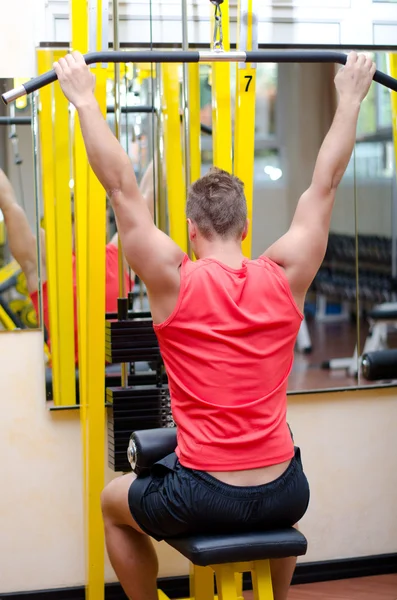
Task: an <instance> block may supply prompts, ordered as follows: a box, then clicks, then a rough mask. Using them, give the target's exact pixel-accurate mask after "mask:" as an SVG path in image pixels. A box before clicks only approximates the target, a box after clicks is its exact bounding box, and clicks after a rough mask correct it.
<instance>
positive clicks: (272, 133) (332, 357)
mask: <svg viewBox="0 0 397 600" xmlns="http://www.w3.org/2000/svg"><path fill="white" fill-rule="evenodd" d="M200 69H201V70H200V73H201V101H202V102H201V121H202V122H204V123H205V125H206V126H209V127H210V126H211V70H210V67H209V66H201V67H200ZM335 69H336V67H335V65H329V64H322V65H320V64H278V65H277V64H258V65H257V87H256V122H255V162H254V206H253V219H252V228H253V239H252V258H255V257H257V256H259V255H260V254H261V253H263V252H264V251H265V249H266V248H267V247H269V246H270V245H271V244H272V243H273V242H274V241H275V240H276V239H278V238H279V237H280V236H282V235H283V234H284V233H285V232H286V231H287V229H288V228H289V226H290V223H291V220H292V217H293V214H294V211H295V207H296V205H297V202H298V199H299V197H300V195H301V194H302V193H303V192H304V191H305V189H306V188H307V187H308V186H309V184H310V181H311V177H312V173H313V169H314V164H315V161H316V157H317V153H318V150H319V148H320V146H321V143H322V141H323V139H324V137H325V135H326V133H327V131H328V129H329V127H330V125H331V122H332V119H333V116H334V113H335V109H336V93H335V88H334V83H333V80H334V77H335V72H336V70H335ZM231 73H232V77H231V89H232V103H234V100H235V95H234V94H233V90H234V89H235V81H234V77H233V75H234V70H233V69H232V70H231ZM211 164H212V145H211V139H210V136H205V135H203V136H202V173H203V174H204V173H205V172H206V171H207V170H208V169H209V167H210V166H211ZM355 236H356V232H355V168H354V161H351V163H350V165H349V169H348V170H347V172H346V175H345V177H344V179H343V182H342V184H341V186H340V188H339V190H338V195H337V198H336V202H335V208H334V212H333V217H332V223H331V231H330V238H329V245H328V251H327V254H326V257H325V260H324V263H323V265H322V267H321V269H320V270H319V273H318V275H317V277H316V279H315V281H314V282H313V285H312V287H311V289H310V291H309V294H308V296H307V301H306V305H305V320H304V322H303V323H302V327H301V330H300V334H299V337H298V341H297V344H296V351H295V361H294V365H293V369H292V372H291V375H290V378H289V385H288V389H289V392H304V391H316V390H326V389H337V388H346V387H350V386H356V385H357V378H356V376H357V357H355V356H354V350H355V347H356V344H357V310H356V305H357V295H356V277H355V272H356V250H355V246H356V244H355V239H356V237H355Z"/></svg>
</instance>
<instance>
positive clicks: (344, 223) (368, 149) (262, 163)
mask: <svg viewBox="0 0 397 600" xmlns="http://www.w3.org/2000/svg"><path fill="white" fill-rule="evenodd" d="M375 58H376V61H377V63H378V67H379V68H380V69H381V70H382V71H385V72H387V71H388V64H387V55H386V53H377V54H376V56H375ZM336 69H337V67H336V66H335V65H332V64H260V65H257V86H256V125H255V162H254V171H255V172H254V207H253V219H252V221H253V222H252V228H253V240H252V257H253V258H255V257H257V256H259V255H260V254H261V253H263V252H264V251H265V250H266V248H267V247H268V246H269V245H271V244H272V243H273V242H274V241H275V240H276V239H277V238H278V237H280V236H281V235H283V234H284V233H285V232H286V231H287V230H288V228H289V226H290V223H291V221H292V218H293V215H294V211H295V208H296V205H297V202H298V200H299V197H300V195H301V194H302V193H303V192H304V191H305V190H306V189H307V187H308V186H309V185H310V182H311V177H312V173H313V168H314V164H315V161H316V157H317V153H318V150H319V148H320V146H321V143H322V141H323V139H324V137H325V135H326V133H327V131H328V129H329V127H330V126H331V123H332V119H333V116H334V113H335V110H336V106H337V97H336V92H335V86H334V77H335V73H336ZM199 76H200V123H201V172H202V174H204V173H205V172H207V170H208V169H209V168H210V167H211V165H212V106H211V92H212V73H211V66H210V65H200V72H199ZM161 83H162V82H161V74H160V69H157V71H156V72H153V71H151V70H150V69H146V68H143V67H142V65H135V66H132V65H126V66H124V65H121V71H120V88H119V101H120V109H121V117H120V137H121V142H122V144H123V146H124V148H125V149H126V151H127V153H128V155H129V156H130V158H131V161H132V163H133V165H134V168H135V172H136V175H137V179H138V181H139V182H140V185H141V187H142V190H143V193H144V194H145V196H146V197H147V198H149V199H150V198H151V199H150V200H149V201H150V203H151V210H152V211H153V213H154V214H156V215H157V219H159V221H158V222H160V221H161V220H162V227H164V228H165V229H167V214H166V213H165V214H163V215H160V214H159V213H158V208H159V202H158V199H159V196H160V195H161V194H163V195H165V196H166V185H165V181H166V173H165V162H164V161H162V158H163V151H164V147H163V139H162V129H161V103H159V97H160V90H161ZM182 85H183V69H182V67H181V68H180V70H179V86H180V90H181V89H182ZM230 85H231V92H232V104H233V105H234V102H235V88H236V85H235V69H234V68H231V84H230ZM114 86H115V84H114V76H113V73H112V72H111V68H109V76H108V83H107V120H108V123H109V125H110V127H111V128H112V129H113V130H115V112H114V111H115V88H114ZM180 113H181V122H182V113H183V111H182V93H181V98H180ZM232 114H233V107H232ZM68 123H69V125H68V126H69V127H71V126H73V114H72V115H69V117H68ZM391 124H392V118H391V95H390V92H389V91H388V90H387V89H386V88H382V86H379V85H376V84H374V85H372V87H371V91H370V94H369V95H368V98H367V99H366V100H365V101H364V103H363V105H362V109H361V113H360V120H359V126H358V130H357V143H356V147H355V151H354V154H353V157H352V159H351V161H350V164H349V167H348V169H347V172H346V174H345V176H344V178H343V181H342V183H341V185H340V187H339V189H338V193H337V197H336V202H335V208H334V211H333V216H332V222H331V229H330V235H329V242H328V248H327V252H326V256H325V259H324V262H323V264H322V266H321V268H320V270H319V272H318V274H317V276H316V277H315V279H314V281H313V283H312V286H311V288H310V290H309V293H308V295H307V299H306V303H305V311H304V314H305V319H304V321H303V323H302V327H301V330H300V333H299V336H298V340H297V344H296V348H295V360H294V365H293V369H292V372H291V375H290V379H289V388H288V389H289V392H291V393H301V392H307V391H320V390H334V389H345V388H353V387H357V386H368V385H383V384H384V383H390V381H392V379H391V378H390V377H383V378H381V379H380V378H377V379H376V380H375V379H374V376H373V375H374V371H372V375H371V373H369V371H368V368H366V367H365V365H366V364H367V362H365V361H364V368H363V355H366V354H368V351H371V352H372V351H377V350H382V351H384V350H385V349H386V348H388V349H391V350H392V349H393V348H394V347H396V349H397V343H396V342H397V338H396V336H395V335H394V325H395V323H397V312H396V321H395V322H394V316H393V315H392V314H391V313H390V312H387V313H386V312H385V311H386V309H392V308H393V307H392V306H390V304H388V305H387V306H384V304H385V303H390V302H393V301H394V299H395V289H397V285H396V284H395V283H394V282H395V277H396V271H397V266H396V260H395V258H393V256H394V257H395V256H396V252H395V246H396V231H395V230H394V229H393V224H394V225H395V224H396V213H397V209H396V203H397V200H396V199H395V198H396V195H395V185H394V180H395V159H394V145H393V136H392V127H391ZM67 151H68V152H70V148H69V149H68V150H67ZM153 157H156V158H157V161H155V163H154V162H153ZM69 158H70V157H69ZM157 162H159V163H160V164H159V166H158V165H157ZM70 165H71V168H70V171H69V172H68V174H67V178H66V179H65V185H66V188H67V189H66V196H65V198H66V202H67V203H68V205H69V207H70V208H69V218H70V224H69V225H70V235H71V240H72V241H71V242H70V262H71V268H72V271H71V275H72V278H73V282H74V293H75V259H74V239H75V238H74V227H75V225H74V202H73V194H74V174H73V159H72V158H70ZM44 168H45V167H44V165H43V164H41V169H42V170H43V169H44ZM64 191H65V190H64ZM39 207H40V211H41V212H40V218H44V223H45V216H46V215H45V214H44V212H45V211H44V204H43V202H41V203H39ZM69 225H68V227H69ZM106 244H107V246H106V278H107V279H106V311H107V314H110V313H113V314H115V313H116V311H117V297H118V279H117V269H118V263H117V245H118V240H117V231H116V224H115V220H114V216H113V213H112V210H111V208H110V206H108V210H107V241H106ZM41 260H42V264H43V265H44V267H43V269H42V280H43V306H44V321H45V320H46V315H47V316H48V314H49V306H48V304H49V303H50V298H49V297H48V295H46V281H47V278H49V277H51V275H50V274H49V272H48V270H46V268H45V265H46V257H45V251H44V245H42V255H41ZM125 293H126V294H129V295H130V297H131V299H132V306H133V307H134V309H136V310H147V309H148V300H147V297H146V290H145V287H144V285H143V284H141V282H139V280H138V279H137V278H136V277H135V274H134V273H132V272H131V270H130V269H129V268H128V266H127V265H125ZM73 302H74V303H75V302H76V299H75V297H74V298H73ZM46 303H47V304H46ZM379 304H381V305H383V306H381V308H380V309H378V308H377V306H378V305H379ZM374 309H376V310H378V312H379V310H382V311H383V313H382V314H381V317H383V318H379V315H378V316H377V313H376V311H375V313H374ZM104 317H105V315H104ZM74 319H75V315H74ZM74 322H75V326H74V329H75V348H76V349H77V348H78V341H77V338H76V336H77V325H76V321H74ZM46 331H47V334H48V336H49V338H51V332H50V331H49V320H48V322H47V323H46ZM395 338H396V339H395ZM390 356H391V355H389V358H387V360H389V362H390ZM375 358H376V357H375ZM372 359H373V360H375V359H374V358H373V357H372ZM396 364H397V362H396ZM50 367H51V365H49V370H50ZM76 369H77V370H78V356H77V351H76ZM117 369H119V367H113V366H112V367H111V366H106V372H107V375H108V376H111V375H112V374H113V375H114V376H115V377H117V376H118V375H119V373H116V371H117ZM378 371H379V369H378ZM378 371H377V373H378V375H379V372H378ZM396 372H397V371H396ZM382 373H384V372H383V371H382ZM377 377H378V376H377ZM396 379H397V377H396Z"/></svg>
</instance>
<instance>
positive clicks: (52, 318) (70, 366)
mask: <svg viewBox="0 0 397 600" xmlns="http://www.w3.org/2000/svg"><path fill="white" fill-rule="evenodd" d="M63 54H64V51H56V50H39V55H38V60H39V65H40V67H41V68H42V69H43V70H46V66H47V64H52V63H53V62H54V61H55V60H57V58H58V57H59V56H62V55H63ZM154 89H155V88H154V84H153V85H152V79H151V76H150V69H149V73H147V72H146V71H145V72H144V73H143V72H142V69H141V71H140V72H139V69H137V68H136V67H132V65H124V64H122V65H120V85H119V89H118V95H119V100H118V101H119V103H120V109H121V117H120V121H119V132H120V140H121V144H122V145H123V147H124V149H125V150H126V152H127V153H128V155H129V156H130V158H131V161H132V163H133V165H134V169H135V173H136V176H137V180H138V182H139V183H140V186H141V190H142V193H143V195H144V197H145V198H146V199H147V202H148V205H149V208H150V210H151V211H152V212H153V210H154V209H153V205H154V188H155V177H156V176H157V173H156V172H155V169H154V168H153V160H152V158H153V145H154V143H155V141H156V136H157V115H156V114H155V113H154V111H153V108H152V106H153V97H154ZM106 104H107V121H108V123H109V126H110V127H111V129H112V130H113V131H114V132H115V128H116V122H115V83H114V65H113V64H110V65H109V68H108V79H107V84H106ZM74 122H75V111H74V108H73V107H71V106H68V103H67V101H66V99H65V98H64V97H63V94H62V91H61V89H60V87H59V86H57V85H53V86H48V87H47V88H44V89H43V92H42V93H41V94H40V115H39V137H40V152H39V169H38V185H39V187H40V189H41V199H42V202H41V211H42V212H41V224H42V226H43V230H42V245H41V260H42V277H41V282H42V304H43V320H44V325H45V332H46V336H47V338H46V339H47V343H48V347H49V350H50V353H51V358H50V360H49V361H48V363H47V365H46V366H47V369H46V389H47V400H53V399H54V398H55V397H56V401H57V404H61V403H62V404H65V405H70V404H73V401H72V400H71V399H70V397H69V398H67V397H66V398H65V396H67V394H65V393H63V394H62V398H61V397H59V398H58V396H61V394H60V393H59V394H57V393H56V391H55V388H54V385H53V383H54V381H55V380H54V379H53V374H54V372H55V370H56V369H58V371H57V379H58V381H62V382H66V384H65V385H67V386H68V389H69V391H70V390H72V392H73V393H74V389H75V390H76V398H77V401H78V393H79V387H78V374H79V354H78V350H79V343H80V340H79V338H78V335H79V334H78V326H77V317H78V315H77V305H78V301H77V296H78V293H79V292H78V283H77V280H78V274H77V269H78V265H77V258H76V256H77V252H76V247H77V244H78V232H77V227H78V216H77V215H76V212H77V210H78V208H77V207H76V206H75V190H76V187H77V186H78V181H79V177H81V170H80V172H79V173H77V168H78V167H77V165H76V155H75V152H76V146H75V139H74ZM85 165H86V162H85V156H84V167H83V168H85ZM85 175H86V174H85V173H84V174H83V179H84V176H85ZM80 181H81V180H80ZM54 198H55V202H54ZM87 198H88V202H90V210H95V205H94V206H93V204H94V202H93V200H92V198H90V196H89V195H88V196H87ZM75 216H76V218H75ZM106 217H107V218H106V242H105V243H106V251H105V257H106V258H105V260H106V264H105V275H106V280H105V310H106V318H108V319H109V318H116V316H117V310H118V303H117V299H118V297H119V295H120V294H119V259H118V244H119V242H118V235H117V228H116V222H115V218H114V215H113V211H112V210H111V207H110V204H109V202H108V201H107V207H106ZM84 236H86V233H84ZM123 285H124V289H123V294H122V296H128V298H129V300H130V308H133V309H135V310H147V308H148V301H147V298H146V291H145V288H144V286H143V285H141V283H140V282H139V280H138V278H137V277H136V276H135V274H134V273H133V272H132V271H131V269H129V267H128V265H127V263H126V262H125V263H124V280H123ZM103 320H105V314H104V315H103ZM55 348H57V349H56V350H55ZM105 362H106V361H105V349H104V364H105ZM120 375H121V367H120V365H118V364H116V365H106V376H108V377H109V378H110V380H109V381H110V383H108V385H119V384H120ZM63 388H64V385H63ZM70 395H71V394H69V396H70Z"/></svg>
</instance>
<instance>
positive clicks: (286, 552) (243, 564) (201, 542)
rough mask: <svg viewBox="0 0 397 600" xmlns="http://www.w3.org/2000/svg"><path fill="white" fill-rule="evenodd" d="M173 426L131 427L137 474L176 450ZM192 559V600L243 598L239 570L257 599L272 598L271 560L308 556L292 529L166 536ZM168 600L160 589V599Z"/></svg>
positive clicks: (132, 461) (130, 456)
mask: <svg viewBox="0 0 397 600" xmlns="http://www.w3.org/2000/svg"><path fill="white" fill-rule="evenodd" d="M176 444H177V431H176V428H164V429H146V430H140V431H134V432H133V433H132V434H131V437H130V443H129V446H128V461H129V463H130V466H131V468H132V470H133V471H134V472H135V473H136V474H137V475H138V476H139V475H142V474H144V473H145V472H147V471H148V470H149V469H150V468H151V466H152V465H153V464H154V463H155V462H156V461H157V460H160V459H161V458H164V456H167V455H168V454H170V453H171V452H173V451H174V450H175V447H176ZM165 541H166V543H167V544H168V545H169V546H172V547H173V548H175V550H178V552H180V553H181V554H182V555H183V556H185V557H186V558H187V559H188V560H189V561H190V563H191V567H190V600H214V598H215V596H214V575H215V577H216V586H217V591H218V598H219V600H243V586H242V582H243V577H242V574H243V573H249V572H250V573H251V575H252V587H253V590H254V598H255V600H273V587H272V578H271V573H270V562H269V561H270V559H272V558H288V557H290V556H302V555H303V554H306V550H307V541H306V538H305V536H304V535H302V534H301V533H300V532H299V531H297V530H296V529H294V528H289V529H280V530H276V529H275V530H272V531H252V532H248V533H233V531H231V532H230V534H222V535H220V534H213V535H211V534H210V535H192V536H187V537H176V538H170V539H166V540H165ZM164 598H167V596H165V594H164V593H163V592H161V591H159V599H160V600H161V599H164Z"/></svg>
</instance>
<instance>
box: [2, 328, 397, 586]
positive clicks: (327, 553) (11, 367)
mask: <svg viewBox="0 0 397 600" xmlns="http://www.w3.org/2000/svg"><path fill="white" fill-rule="evenodd" d="M0 356H1V357H2V360H1V361H0V414H1V419H0V455H1V456H2V485H1V494H0V515H1V517H2V519H1V536H0V556H1V557H2V558H1V561H0V593H5V592H13V591H26V590H34V589H50V588H56V587H66V586H77V585H81V584H83V582H84V541H83V506H82V468H81V439H80V424H79V416H78V413H77V411H70V412H67V411H58V412H56V413H53V412H52V413H50V412H48V410H47V408H46V405H45V401H44V384H43V377H44V374H43V361H42V340H41V335H40V333H39V332H28V333H26V332H25V333H7V334H0ZM289 405H290V406H289V421H290V423H291V426H292V428H293V430H294V434H295V438H296V442H297V443H298V444H299V445H300V446H301V448H302V452H303V460H304V465H305V468H306V472H307V475H308V477H309V480H310V483H311V491H312V499H311V505H310V509H309V511H308V513H307V515H306V516H305V518H304V520H303V521H302V530H303V531H304V533H305V534H306V535H307V537H308V540H309V551H308V554H307V555H306V556H305V557H304V558H303V561H319V560H331V559H337V558H347V557H356V556H364V555H371V554H382V553H388V552H397V520H396V518H395V505H396V501H397V454H396V452H395V427H396V422H397V398H396V393H395V390H393V389H389V390H387V389H385V390H374V391H371V390H367V391H365V392H364V391H359V392H341V393H335V394H314V395H309V396H292V397H290V399H289ZM113 476H114V474H113V473H111V472H110V471H109V470H107V478H108V479H110V477H113ZM157 549H158V553H159V558H160V576H172V575H182V574H186V573H187V561H186V560H185V559H183V558H182V557H181V556H179V555H178V554H177V553H176V552H175V551H174V550H172V549H171V548H169V547H168V546H166V545H165V544H164V543H162V544H158V545H157ZM21 573H23V576H21ZM106 580H107V581H114V580H115V577H114V574H113V572H112V570H111V568H110V566H109V563H108V562H107V563H106Z"/></svg>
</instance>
